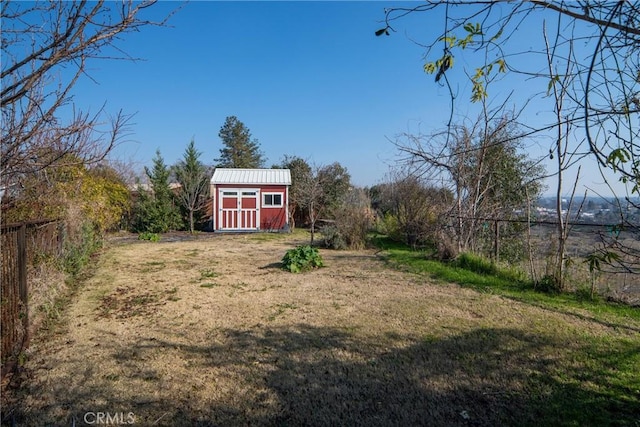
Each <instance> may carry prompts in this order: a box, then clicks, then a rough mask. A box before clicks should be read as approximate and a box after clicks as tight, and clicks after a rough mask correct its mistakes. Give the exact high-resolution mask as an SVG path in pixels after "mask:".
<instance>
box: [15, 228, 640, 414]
mask: <svg viewBox="0 0 640 427" xmlns="http://www.w3.org/2000/svg"><path fill="white" fill-rule="evenodd" d="M306 237H307V236H306V235H303V234H295V235H240V236H231V235H225V236H215V237H211V238H204V239H199V240H197V241H191V242H189V241H187V242H163V241H162V240H161V241H160V242H155V243H154V242H135V243H128V244H120V245H116V246H112V247H110V248H108V249H107V250H106V251H105V252H104V253H103V255H102V257H101V258H100V261H99V262H98V264H97V265H95V266H94V268H95V271H94V274H93V276H92V277H91V278H90V279H88V280H87V281H86V283H84V284H83V285H82V286H81V287H80V289H79V290H78V291H77V293H76V295H74V297H73V299H72V300H71V301H70V303H69V305H68V308H67V309H66V310H65V313H64V315H63V317H64V321H62V322H61V323H60V325H59V326H58V328H56V329H55V330H54V331H50V332H48V333H47V334H42V335H40V336H39V337H37V338H36V339H34V343H33V345H32V347H31V350H30V353H29V355H28V360H27V361H26V364H25V367H24V368H25V370H24V374H23V378H22V380H23V381H22V383H21V386H20V387H14V388H13V389H11V390H10V392H9V394H8V395H5V396H3V408H4V409H3V423H7V424H9V425H10V422H12V421H15V422H16V424H17V425H28V426H31V425H72V423H73V422H75V423H76V424H75V425H84V424H83V423H84V421H83V417H84V415H85V414H86V413H87V412H89V411H93V412H97V411H104V412H110V413H117V412H122V413H125V414H128V413H132V414H134V415H135V421H136V425H163V426H192V425H196V426H198V425H199V426H214V425H367V426H368V425H380V426H382V425H402V426H405V425H436V426H440V425H442V426H450V425H453V426H496V425H514V426H521V425H525V426H526V425H530V426H539V425H560V426H603V425H616V426H640V417H639V415H638V414H640V317H638V310H637V309H628V308H624V307H618V306H613V305H607V304H603V303H592V302H586V301H581V300H579V299H576V298H573V297H570V296H567V297H562V298H558V297H553V296H549V295H544V294H539V293H536V292H533V291H531V290H529V289H527V288H526V287H525V286H523V285H522V284H520V283H519V282H518V280H517V277H516V278H515V280H514V278H513V277H511V276H509V275H506V276H504V277H502V278H499V279H495V278H491V277H490V276H487V275H485V274H479V273H477V272H476V273H474V272H469V271H468V269H464V268H461V267H455V268H452V267H451V266H444V265H442V264H439V263H434V262H432V261H428V260H427V259H426V258H425V257H424V254H420V253H419V252H411V251H408V250H406V249H403V248H401V247H391V246H387V247H386V248H385V250H384V251H376V250H363V251H328V250H322V249H321V250H320V253H321V255H322V257H323V258H324V262H325V265H326V266H325V267H324V268H321V269H317V270H314V271H310V272H307V273H303V274H291V273H288V272H285V271H283V270H282V269H281V268H280V265H279V261H280V260H281V258H282V256H283V255H284V253H285V252H286V250H287V249H290V248H293V247H295V246H296V245H298V244H301V243H305V242H306ZM451 282H455V283H451ZM460 284H461V285H462V286H460Z"/></svg>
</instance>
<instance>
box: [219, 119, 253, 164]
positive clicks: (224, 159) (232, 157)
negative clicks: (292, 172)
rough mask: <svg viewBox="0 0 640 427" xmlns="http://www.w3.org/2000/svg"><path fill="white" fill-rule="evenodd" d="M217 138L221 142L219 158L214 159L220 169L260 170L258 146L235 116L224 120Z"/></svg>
mask: <svg viewBox="0 0 640 427" xmlns="http://www.w3.org/2000/svg"><path fill="white" fill-rule="evenodd" d="M218 136H219V137H220V139H221V140H222V144H223V146H224V147H223V148H221V149H220V158H218V159H216V162H217V166H218V167H221V168H260V167H263V165H264V159H263V158H262V152H261V151H260V144H259V143H258V141H257V140H256V139H251V132H250V131H249V129H248V128H247V127H246V126H245V125H244V123H242V122H241V121H240V120H238V118H237V117H236V116H229V117H227V118H226V120H225V122H224V125H222V127H221V128H220V132H219V133H218Z"/></svg>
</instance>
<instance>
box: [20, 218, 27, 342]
mask: <svg viewBox="0 0 640 427" xmlns="http://www.w3.org/2000/svg"><path fill="white" fill-rule="evenodd" d="M18 292H19V294H20V301H21V302H22V309H23V310H24V312H23V313H22V324H23V326H24V335H23V342H27V341H28V340H29V305H28V302H29V301H28V299H29V293H28V289H27V224H22V225H21V226H20V228H19V229H18Z"/></svg>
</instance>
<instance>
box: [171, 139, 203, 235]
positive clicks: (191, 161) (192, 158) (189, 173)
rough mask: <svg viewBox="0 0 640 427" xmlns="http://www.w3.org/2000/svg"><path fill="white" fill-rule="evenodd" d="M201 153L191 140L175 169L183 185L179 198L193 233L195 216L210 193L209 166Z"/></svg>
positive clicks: (178, 179)
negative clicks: (206, 165) (201, 156)
mask: <svg viewBox="0 0 640 427" xmlns="http://www.w3.org/2000/svg"><path fill="white" fill-rule="evenodd" d="M201 154H202V153H200V152H199V151H198V150H196V147H195V142H194V141H193V140H191V142H190V143H189V145H188V146H187V148H186V150H185V151H184V155H183V160H181V161H180V162H179V163H178V164H177V165H176V166H175V169H174V170H175V174H176V179H177V181H178V183H180V186H181V188H180V191H179V192H178V199H179V200H180V202H181V204H182V207H183V208H184V209H185V210H186V212H187V215H188V222H189V231H190V232H191V233H193V232H194V223H195V220H196V218H195V217H196V215H197V214H198V212H199V211H200V210H201V209H202V207H204V205H205V203H206V201H207V195H208V194H209V191H208V190H209V176H208V173H207V168H206V167H205V166H204V165H203V164H202V162H201V161H200V155H201Z"/></svg>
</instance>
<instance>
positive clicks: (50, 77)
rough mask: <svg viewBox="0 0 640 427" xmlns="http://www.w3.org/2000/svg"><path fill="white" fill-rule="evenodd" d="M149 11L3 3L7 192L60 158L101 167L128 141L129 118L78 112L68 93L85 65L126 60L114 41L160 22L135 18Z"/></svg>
mask: <svg viewBox="0 0 640 427" xmlns="http://www.w3.org/2000/svg"><path fill="white" fill-rule="evenodd" d="M154 3H155V0H145V1H141V2H135V1H133V0H123V1H119V2H107V1H97V2H87V1H74V2H71V1H69V2H66V1H54V0H50V1H36V2H33V3H31V2H29V3H27V2H20V1H15V2H14V1H9V0H2V2H1V7H2V10H1V15H0V19H1V20H2V72H1V77H2V89H1V91H0V99H1V102H2V148H1V153H0V178H1V179H2V181H3V184H4V185H5V186H6V185H12V184H15V183H16V182H17V181H19V180H20V178H21V176H23V175H25V174H29V173H32V172H34V171H38V170H42V169H44V168H46V167H48V166H50V165H53V164H59V163H60V162H59V160H60V159H63V158H75V159H77V161H78V162H81V163H84V164H88V163H94V162H97V161H100V160H102V159H103V158H104V157H105V156H106V154H107V153H108V152H109V151H110V150H111V149H112V148H113V147H114V146H115V145H116V144H117V143H118V142H119V141H121V140H122V138H124V137H125V136H126V135H127V132H128V125H129V123H130V122H129V121H130V116H127V115H125V114H123V113H122V112H118V113H116V114H115V115H113V116H109V115H107V114H105V111H104V105H103V106H102V107H100V108H99V109H98V110H97V111H95V112H94V113H89V112H83V111H81V110H79V109H77V108H76V107H75V106H74V105H73V87H74V86H75V84H76V83H77V82H78V80H79V79H80V78H82V77H87V69H86V65H87V62H88V61H90V60H93V59H114V58H124V59H132V58H130V57H129V56H128V55H126V54H125V53H124V52H122V51H121V50H119V49H118V47H117V41H118V40H119V39H120V37H122V36H123V35H124V34H127V33H131V32H136V31H139V30H140V29H142V28H143V27H145V26H148V25H162V24H163V23H164V21H166V20H164V21H162V22H152V21H149V20H146V19H142V18H141V17H140V16H141V15H142V14H143V11H144V10H145V9H147V8H149V7H150V6H152V5H153V4H154ZM63 112H64V113H65V115H67V116H69V117H70V118H69V119H68V120H64V119H63V118H62V115H63V114H62V113H63ZM66 154H73V156H66Z"/></svg>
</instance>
